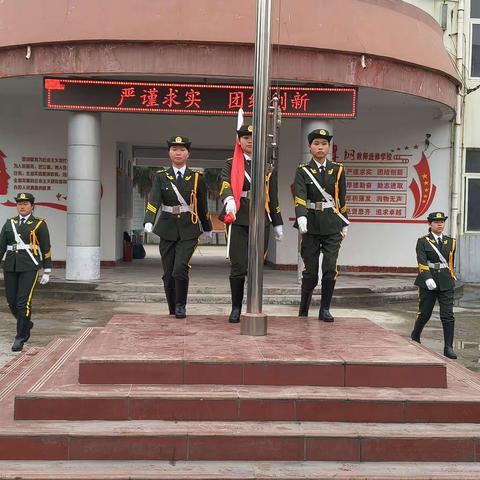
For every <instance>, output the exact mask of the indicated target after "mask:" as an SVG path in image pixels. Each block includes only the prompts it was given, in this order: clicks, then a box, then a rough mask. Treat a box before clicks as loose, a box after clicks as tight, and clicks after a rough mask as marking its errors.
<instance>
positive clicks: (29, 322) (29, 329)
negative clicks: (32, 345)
mask: <svg viewBox="0 0 480 480" xmlns="http://www.w3.org/2000/svg"><path fill="white" fill-rule="evenodd" d="M27 322H28V323H27V327H28V328H27V335H26V337H25V343H26V342H28V340H29V339H30V332H31V331H32V328H33V322H32V321H31V320H30V317H27Z"/></svg>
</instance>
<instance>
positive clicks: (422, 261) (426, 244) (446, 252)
mask: <svg viewBox="0 0 480 480" xmlns="http://www.w3.org/2000/svg"><path fill="white" fill-rule="evenodd" d="M432 245H435V246H436V247H437V248H438V245H437V243H436V242H435V237H434V236H433V235H432V234H431V233H429V234H428V235H425V236H424V237H421V238H419V239H418V240H417V248H416V250H417V262H418V275H417V278H416V280H415V285H417V286H418V287H420V288H427V286H426V285H425V280H427V279H429V278H433V279H434V280H435V283H436V284H437V289H438V290H450V289H452V288H454V286H455V272H454V270H453V266H454V262H455V250H456V241H455V239H454V238H451V237H448V236H447V235H442V248H441V249H440V248H439V250H440V253H441V254H442V255H443V256H444V258H445V260H447V262H448V266H449V268H442V269H435V268H429V266H428V262H430V263H439V262H441V260H440V258H439V257H438V254H437V252H435V250H434V249H433V247H432Z"/></svg>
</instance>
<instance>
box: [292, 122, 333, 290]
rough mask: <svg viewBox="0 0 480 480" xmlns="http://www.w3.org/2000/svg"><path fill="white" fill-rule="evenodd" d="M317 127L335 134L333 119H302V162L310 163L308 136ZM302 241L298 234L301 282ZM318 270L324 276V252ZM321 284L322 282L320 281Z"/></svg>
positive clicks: (299, 276) (298, 267)
mask: <svg viewBox="0 0 480 480" xmlns="http://www.w3.org/2000/svg"><path fill="white" fill-rule="evenodd" d="M316 128H324V129H325V130H328V132H329V133H330V135H333V122H332V121H331V120H323V119H320V120H318V119H315V120H312V119H309V118H307V119H303V120H302V157H301V158H302V163H309V162H310V159H311V158H312V155H311V154H310V149H309V148H308V140H307V136H308V134H309V133H310V132H311V131H312V130H315V129H316ZM328 158H329V159H331V158H332V146H330V153H329V154H328ZM300 242H301V235H300V234H298V260H297V278H298V282H299V283H301V281H302V272H303V269H304V268H305V264H304V263H303V259H302V256H301V255H300ZM318 271H319V277H318V278H322V254H320V259H319V264H318ZM319 284H320V282H319Z"/></svg>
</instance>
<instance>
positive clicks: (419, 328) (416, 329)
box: [410, 320, 425, 343]
mask: <svg viewBox="0 0 480 480" xmlns="http://www.w3.org/2000/svg"><path fill="white" fill-rule="evenodd" d="M423 327H425V323H423V322H422V321H420V320H416V321H415V325H414V326H413V331H412V333H411V335H410V338H411V339H412V340H413V341H414V342H417V343H422V342H421V341H420V335H421V334H422V332H423Z"/></svg>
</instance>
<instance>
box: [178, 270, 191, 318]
mask: <svg viewBox="0 0 480 480" xmlns="http://www.w3.org/2000/svg"><path fill="white" fill-rule="evenodd" d="M187 294H188V278H186V279H178V278H176V279H175V318H185V317H186V316H187Z"/></svg>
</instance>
